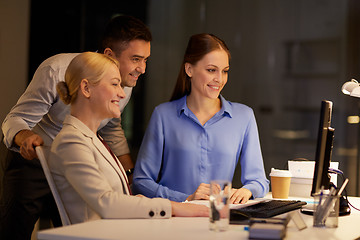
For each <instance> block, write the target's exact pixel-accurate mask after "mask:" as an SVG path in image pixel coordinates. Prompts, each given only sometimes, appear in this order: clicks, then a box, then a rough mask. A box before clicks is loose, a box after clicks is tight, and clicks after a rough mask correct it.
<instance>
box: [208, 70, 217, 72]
mask: <svg viewBox="0 0 360 240" xmlns="http://www.w3.org/2000/svg"><path fill="white" fill-rule="evenodd" d="M215 71H216V70H215V69H208V72H215Z"/></svg>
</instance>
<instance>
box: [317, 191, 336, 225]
mask: <svg viewBox="0 0 360 240" xmlns="http://www.w3.org/2000/svg"><path fill="white" fill-rule="evenodd" d="M314 202H315V204H314V208H315V209H314V224H313V225H314V227H329V228H336V227H338V218H339V196H338V195H330V194H321V195H316V196H314Z"/></svg>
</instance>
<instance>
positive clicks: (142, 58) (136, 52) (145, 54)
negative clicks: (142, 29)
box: [115, 40, 150, 87]
mask: <svg viewBox="0 0 360 240" xmlns="http://www.w3.org/2000/svg"><path fill="white" fill-rule="evenodd" d="M149 57H150V42H146V41H144V40H132V41H130V42H129V44H128V47H127V48H126V49H125V50H124V51H122V52H121V53H120V54H119V53H117V54H116V57H115V58H116V59H117V60H118V61H119V63H120V75H121V86H122V87H135V86H136V82H137V80H138V78H139V76H140V75H141V74H143V73H145V69H146V62H147V60H148V58H149Z"/></svg>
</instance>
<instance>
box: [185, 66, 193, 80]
mask: <svg viewBox="0 0 360 240" xmlns="http://www.w3.org/2000/svg"><path fill="white" fill-rule="evenodd" d="M185 73H186V74H187V75H188V76H189V77H190V78H191V77H192V65H191V64H190V63H185Z"/></svg>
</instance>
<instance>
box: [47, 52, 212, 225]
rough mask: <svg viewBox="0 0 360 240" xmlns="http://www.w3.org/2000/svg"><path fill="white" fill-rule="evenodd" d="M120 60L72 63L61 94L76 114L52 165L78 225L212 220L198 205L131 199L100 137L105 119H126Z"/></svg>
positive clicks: (98, 57)
mask: <svg viewBox="0 0 360 240" xmlns="http://www.w3.org/2000/svg"><path fill="white" fill-rule="evenodd" d="M118 67H119V64H118V62H117V61H116V60H114V59H112V58H110V57H107V56H105V55H103V54H99V53H93V52H85V53H82V54H80V55H78V56H77V57H75V58H74V59H73V60H72V62H71V63H70V65H69V67H68V69H67V71H66V74H65V82H60V83H59V84H58V86H57V91H58V93H59V96H60V98H61V99H62V100H63V101H64V103H65V104H70V105H71V113H70V115H68V116H67V117H66V118H65V120H64V123H63V128H62V130H61V131H60V133H59V134H58V135H57V136H56V138H55V140H54V142H53V144H52V147H51V152H50V157H49V167H50V170H51V172H52V175H53V178H54V181H55V183H56V186H57V188H58V191H59V193H60V196H61V199H62V201H63V203H64V205H65V209H66V211H67V213H68V215H69V218H70V221H71V223H72V224H74V223H80V222H85V221H89V220H95V219H100V218H169V217H171V216H208V208H207V207H205V206H201V205H195V204H184V203H176V202H171V201H169V200H167V199H161V198H154V199H149V198H146V197H143V196H131V192H130V188H129V184H128V179H127V177H126V174H125V171H124V169H123V167H122V165H121V163H120V162H119V161H118V160H117V158H116V156H115V155H114V154H113V153H112V152H111V150H110V148H108V146H107V145H106V143H105V142H104V141H102V139H101V137H100V136H98V135H97V129H98V127H99V126H100V124H101V121H102V120H104V119H107V118H114V117H119V116H120V110H119V100H120V99H122V98H124V97H125V93H124V91H123V89H122V88H121V86H120V83H121V77H120V73H119V69H118Z"/></svg>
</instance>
